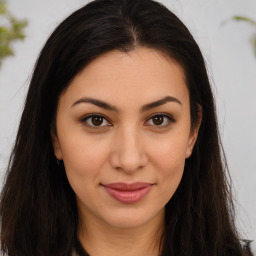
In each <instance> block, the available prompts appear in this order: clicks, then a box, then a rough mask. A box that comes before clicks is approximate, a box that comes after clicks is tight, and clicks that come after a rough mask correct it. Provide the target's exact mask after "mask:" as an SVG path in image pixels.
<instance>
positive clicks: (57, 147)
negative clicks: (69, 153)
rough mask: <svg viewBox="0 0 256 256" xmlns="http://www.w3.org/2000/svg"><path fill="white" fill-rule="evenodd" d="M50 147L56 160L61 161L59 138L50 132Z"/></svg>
mask: <svg viewBox="0 0 256 256" xmlns="http://www.w3.org/2000/svg"><path fill="white" fill-rule="evenodd" d="M51 137H52V146H53V151H54V155H55V157H56V158H57V159H58V160H62V151H61V147H60V143H59V138H58V136H57V134H56V133H53V132H51Z"/></svg>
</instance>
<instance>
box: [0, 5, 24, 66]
mask: <svg viewBox="0 0 256 256" xmlns="http://www.w3.org/2000/svg"><path fill="white" fill-rule="evenodd" d="M0 20H3V21H6V24H7V25H0V65H1V63H2V61H3V59H4V58H6V57H8V56H10V55H13V54H14V52H13V49H12V45H11V43H12V41H15V40H23V39H24V38H25V34H24V32H23V30H24V28H25V27H26V26H27V21H26V20H18V19H16V18H15V17H13V16H12V15H11V14H10V13H9V11H8V10H7V5H6V2H4V0H0Z"/></svg>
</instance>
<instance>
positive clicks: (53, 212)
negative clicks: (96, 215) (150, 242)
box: [0, 0, 243, 256]
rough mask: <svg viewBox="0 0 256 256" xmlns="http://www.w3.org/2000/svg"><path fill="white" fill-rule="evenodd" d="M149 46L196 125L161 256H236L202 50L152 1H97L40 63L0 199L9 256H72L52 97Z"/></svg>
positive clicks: (75, 17) (65, 26)
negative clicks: (93, 67)
mask: <svg viewBox="0 0 256 256" xmlns="http://www.w3.org/2000/svg"><path fill="white" fill-rule="evenodd" d="M136 47H147V48H152V49H156V50H159V51H160V52H162V53H164V54H166V55H167V56H169V57H171V58H172V59H174V60H175V61H177V62H178V63H179V64H180V65H181V66H182V67H183V69H184V72H185V78H186V84H187V87H188V89H189V94H190V109H191V120H192V125H195V124H196V123H197V121H198V108H199V106H201V109H202V123H201V127H200V130H199V135H198V139H197V142H196V145H195V147H194V150H193V153H192V155H191V157H190V158H189V159H187V160H186V164H185V170H184V175H183V178H182V181H181V183H180V185H179V187H178V189H177V191H176V193H175V194H174V196H173V197H172V198H171V200H170V201H169V202H168V204H167V205H166V213H165V230H164V233H163V236H162V244H161V248H160V251H161V255H166V256H167V255H168V256H169V255H175V256H179V255H188V256H189V255H191V256H192V255H194V256H195V255H196V256H200V255H201V256H217V255H219V256H220V255H221V256H224V255H227V256H231V255H232V256H236V255H237V256H238V255H239V256H241V255H243V251H242V247H241V245H240V242H239V237H238V235H237V232H236V228H235V224H234V215H233V213H234V211H233V204H232V196H231V192H230V191H231V190H230V185H229V179H227V177H228V172H227V166H226V161H225V157H224V154H223V153H222V148H221V144H220V140H219V133H218V126H217V120H216V114H215V106H214V100H213V95H212V91H211V87H210V83H209V79H208V75H207V71H206V68H205V63H204V59H203V57H202V54H201V52H200V49H199V47H198V45H197V43H196V42H195V40H194V39H193V37H192V35H191V34H190V32H189V31H188V29H187V28H186V27H185V25H184V24H183V23H182V22H181V21H180V20H179V19H178V18H177V17H176V16H175V15H174V14H173V13H172V12H170V11H169V10H168V9H167V8H165V7H164V6H163V5H161V4H160V3H157V2H154V1H151V0H96V1H93V2H91V3H89V4H87V5H86V6H85V7H83V8H81V9H79V10H78V11H76V12H74V13H73V14H72V15H70V16H69V17H68V18H67V19H66V20H64V21H63V22H62V23H61V24H60V25H59V26H58V27H57V28H56V30H55V31H54V32H53V33H52V35H51V36H50V38H49V39H48V41H47V42H46V44H45V46H44V48H43V49H42V51H41V53H40V55H39V58H38V60H37V62H36V65H35V69H34V73H33V76H32V79H31V83H30V86H29V90H28V94H27V98H26V102H25V107H24V111H23V114H22V117H21V121H20V126H19V130H18V134H17V138H16V142H15V145H14V149H13V152H12V155H11V157H10V162H9V167H8V170H7V176H6V181H5V184H4V188H3V191H2V193H1V204H0V216H1V247H2V251H3V252H5V253H7V254H8V255H9V256H35V255H37V256H46V255H47V256H70V255H71V251H72V248H73V247H74V244H75V241H76V232H77V225H78V216H77V208H76V200H75V194H74V192H73V190H72V189H71V187H70V185H69V183H68V181H67V178H66V174H65V169H64V166H63V164H61V163H60V164H58V163H57V162H56V159H55V157H54V153H53V148H52V142H51V132H54V129H55V115H56V107H57V104H58V98H59V96H60V94H61V93H62V92H63V91H64V90H65V89H66V88H67V87H68V86H69V84H70V82H71V81H72V79H73V78H74V76H75V75H76V74H77V73H78V72H79V71H81V70H82V69H83V68H84V67H85V66H86V65H87V64H88V63H89V62H90V61H92V60H93V59H95V58H97V57H98V56H100V55H102V54H103V53H106V52H108V51H111V50H114V49H115V50H120V51H122V52H129V51H132V50H133V49H135V48H136Z"/></svg>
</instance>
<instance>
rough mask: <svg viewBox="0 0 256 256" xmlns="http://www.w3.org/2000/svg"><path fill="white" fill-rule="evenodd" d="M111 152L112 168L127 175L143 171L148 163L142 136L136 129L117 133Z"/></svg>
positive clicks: (121, 130) (126, 129) (120, 130)
mask: <svg viewBox="0 0 256 256" xmlns="http://www.w3.org/2000/svg"><path fill="white" fill-rule="evenodd" d="M110 152H111V153H110V164H111V165H112V167H114V168H115V169H118V170H122V171H124V172H126V173H133V172H134V171H136V170H139V169H142V168H143V167H144V166H145V165H146V163H147V155H146V150H145V147H144V145H143V138H142V134H140V131H139V130H138V128H136V127H134V128H131V127H130V128H129V127H127V128H124V129H119V130H118V131H116V133H115V135H114V139H113V141H112V144H111V151H110Z"/></svg>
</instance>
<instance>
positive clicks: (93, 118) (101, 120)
mask: <svg viewBox="0 0 256 256" xmlns="http://www.w3.org/2000/svg"><path fill="white" fill-rule="evenodd" d="M82 122H83V123H85V124H86V126H89V127H92V128H94V127H105V126H110V125H111V124H110V123H109V122H108V121H107V119H106V118H105V117H104V116H102V115H100V114H91V115H88V116H85V117H84V118H83V119H82Z"/></svg>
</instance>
